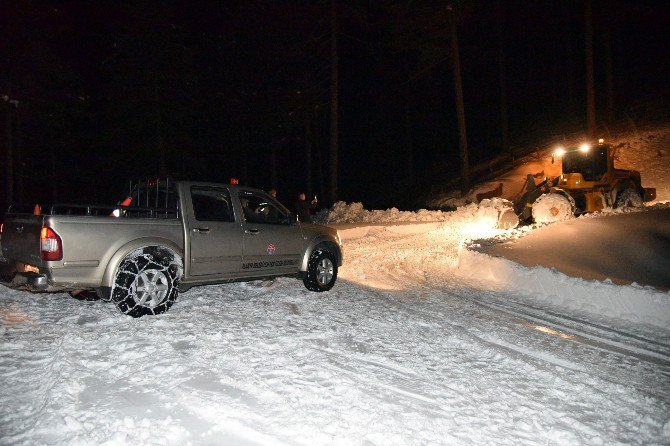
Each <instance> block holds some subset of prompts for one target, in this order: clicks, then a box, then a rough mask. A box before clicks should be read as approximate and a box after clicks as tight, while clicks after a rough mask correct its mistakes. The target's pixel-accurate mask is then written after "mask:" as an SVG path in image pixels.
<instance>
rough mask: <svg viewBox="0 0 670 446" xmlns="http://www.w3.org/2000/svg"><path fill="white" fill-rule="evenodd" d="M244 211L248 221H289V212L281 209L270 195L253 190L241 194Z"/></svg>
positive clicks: (280, 222)
mask: <svg viewBox="0 0 670 446" xmlns="http://www.w3.org/2000/svg"><path fill="white" fill-rule="evenodd" d="M240 199H241V204H242V211H243V212H244V219H245V220H246V221H247V223H265V224H275V225H282V224H286V222H287V221H288V214H287V213H286V211H285V210H283V209H280V208H279V207H278V206H277V205H276V204H275V203H273V202H272V201H271V199H270V198H269V197H266V196H263V195H258V194H255V193H251V192H243V193H242V194H240Z"/></svg>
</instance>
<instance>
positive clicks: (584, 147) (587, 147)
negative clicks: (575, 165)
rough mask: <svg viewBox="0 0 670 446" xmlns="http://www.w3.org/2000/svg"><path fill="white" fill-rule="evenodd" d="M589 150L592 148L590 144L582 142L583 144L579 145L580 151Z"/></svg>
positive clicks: (585, 151) (586, 151)
mask: <svg viewBox="0 0 670 446" xmlns="http://www.w3.org/2000/svg"><path fill="white" fill-rule="evenodd" d="M589 150H591V146H589V145H588V144H582V145H581V146H579V151H580V152H582V153H588V152H589Z"/></svg>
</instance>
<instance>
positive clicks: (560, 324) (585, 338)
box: [471, 299, 670, 369]
mask: <svg viewBox="0 0 670 446" xmlns="http://www.w3.org/2000/svg"><path fill="white" fill-rule="evenodd" d="M471 300H472V301H473V302H474V303H476V304H477V305H481V306H483V307H487V308H490V309H493V310H498V311H501V312H504V313H508V314H511V315H513V316H516V317H517V318H519V319H520V321H521V322H522V323H528V324H529V325H530V326H531V327H532V328H535V324H536V323H541V324H544V325H545V326H548V327H551V328H552V329H554V331H556V330H560V332H559V333H561V332H562V333H563V334H565V338H566V339H570V340H573V341H575V342H578V343H581V344H586V345H590V346H592V347H595V348H598V349H602V350H608V351H611V352H615V353H619V354H622V355H627V356H632V357H634V358H637V359H639V360H641V361H646V362H650V363H652V364H656V365H660V366H663V367H665V368H668V369H670V354H667V353H665V352H663V351H660V350H661V349H659V348H655V347H668V346H666V345H664V344H662V343H660V342H656V341H653V340H650V339H647V338H643V337H641V336H637V335H634V334H631V333H626V332H623V331H621V330H616V329H611V328H608V327H603V326H602V325H598V324H593V323H590V322H586V321H583V320H579V319H577V318H571V317H564V316H561V315H558V314H557V313H554V312H549V311H546V310H541V309H538V308H535V307H532V306H530V305H518V304H510V303H501V302H482V301H480V300H475V299H471ZM539 328H540V329H541V327H539ZM596 332H599V333H601V334H596ZM559 335H560V334H559ZM607 335H609V336H607ZM615 337H619V338H626V340H627V341H628V343H626V342H623V341H621V340H616V339H614V338H615ZM633 342H635V343H637V344H640V345H641V346H640V345H634V344H633Z"/></svg>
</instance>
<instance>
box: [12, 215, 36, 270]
mask: <svg viewBox="0 0 670 446" xmlns="http://www.w3.org/2000/svg"><path fill="white" fill-rule="evenodd" d="M43 219H44V217H43V216H41V215H28V214H9V215H7V218H6V219H5V223H4V225H3V228H2V255H3V256H4V257H5V258H6V259H7V260H8V261H10V262H15V261H19V262H23V263H28V264H31V265H40V264H41V262H42V261H41V260H40V231H41V230H42V222H43Z"/></svg>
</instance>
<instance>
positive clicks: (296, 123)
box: [0, 0, 670, 210]
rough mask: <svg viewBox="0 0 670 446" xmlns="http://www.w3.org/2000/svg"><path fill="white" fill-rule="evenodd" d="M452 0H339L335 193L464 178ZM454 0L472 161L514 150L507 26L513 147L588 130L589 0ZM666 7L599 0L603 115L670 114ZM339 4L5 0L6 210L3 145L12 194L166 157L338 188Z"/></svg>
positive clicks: (63, 186)
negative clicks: (504, 119) (503, 111)
mask: <svg viewBox="0 0 670 446" xmlns="http://www.w3.org/2000/svg"><path fill="white" fill-rule="evenodd" d="M449 3H450V2H447V1H412V0H377V1H354V0H338V2H337V5H338V40H337V42H338V57H339V118H340V122H339V175H338V183H339V191H338V199H340V200H345V201H348V202H351V201H362V202H363V203H364V204H365V206H366V207H368V208H375V207H377V208H379V207H383V208H386V207H389V206H399V207H401V208H412V207H413V206H416V205H418V204H419V199H420V197H421V196H422V195H424V194H425V193H426V192H427V191H430V190H431V189H432V190H436V189H437V188H439V187H440V186H441V185H443V184H445V183H446V182H448V181H449V180H450V179H452V178H454V177H457V176H458V175H459V154H458V130H457V121H456V112H455V101H454V84H453V76H452V71H451V66H450V63H449V60H450V59H449V48H450V43H449V29H448V20H447V17H448V14H449V12H448V11H447V5H448V4H449ZM451 3H452V4H453V5H454V8H455V11H456V12H457V16H458V42H459V52H460V62H461V71H462V76H463V89H464V103H465V117H466V123H467V136H468V146H469V154H470V164H471V165H474V164H477V163H480V162H482V161H484V160H486V159H489V158H491V157H494V156H496V155H497V154H499V153H501V151H502V150H503V149H502V136H501V124H500V122H501V120H500V107H501V105H500V104H501V101H500V92H501V84H500V81H499V76H500V64H499V53H498V47H499V44H500V43H501V42H502V48H503V51H504V58H505V70H506V80H507V82H506V89H507V90H506V91H507V97H508V116H509V130H510V143H511V145H512V147H513V148H515V147H521V146H523V145H527V144H529V141H528V140H529V135H530V136H531V137H532V138H537V140H541V139H546V138H547V137H551V136H554V135H560V134H562V133H570V132H575V131H579V130H585V127H586V95H585V90H586V87H585V83H586V81H585V71H586V69H585V62H584V59H585V57H584V54H585V50H584V47H585V45H584V40H585V39H584V9H585V8H584V2H582V1H572V0H565V1H542V0H538V1H501V2H500V15H499V14H498V8H497V4H498V2H496V1H495V0H490V1H483V0H480V1H475V0H473V1H460V2H451ZM669 4H670V2H667V1H597V0H593V29H594V41H593V44H594V61H595V89H596V107H597V118H598V125H599V131H600V132H603V131H604V130H605V128H606V127H605V125H606V124H608V122H607V116H606V103H607V88H606V68H605V55H606V53H607V48H608V47H609V48H611V54H612V58H611V60H612V73H613V91H614V105H615V116H614V118H615V120H614V121H613V122H609V126H612V125H613V124H616V122H622V121H624V120H626V119H627V118H628V117H629V116H631V117H632V118H634V119H638V118H639V119H641V120H642V119H647V118H654V116H651V117H650V116H642V114H644V110H643V111H640V110H641V108H640V105H639V104H646V105H648V104H652V106H651V109H652V112H651V113H652V114H653V111H654V110H660V109H664V110H667V105H668V97H670V84H669V82H668V79H669V78H670V68H669V67H670V63H669V60H670V58H669V55H670V7H669ZM329 8H330V0H321V1H302V0H296V1H270V0H245V1H211V2H205V1H188V2H186V1H184V2H179V1H161V2H102V1H100V2H97V1H68V2H47V1H2V2H1V6H0V11H2V13H1V14H0V56H1V57H0V59H1V60H0V63H1V70H0V96H3V99H4V100H3V101H0V106H1V107H2V110H1V113H0V119H1V122H2V126H1V127H0V132H1V135H2V136H1V139H0V146H1V147H2V190H3V194H2V197H1V200H2V202H1V203H0V204H1V205H2V208H3V210H4V208H5V207H6V205H7V202H8V196H7V195H8V194H7V172H8V170H7V148H8V146H11V150H12V153H13V163H14V164H13V166H14V168H13V174H14V178H15V179H14V186H13V188H14V193H13V195H14V197H13V201H15V202H19V201H20V202H26V203H33V202H41V203H45V202H80V201H83V202H98V203H113V202H116V201H117V200H118V198H119V197H120V196H121V195H122V194H123V190H124V184H125V180H126V179H131V178H138V177H149V176H156V175H159V174H160V173H161V170H164V171H165V172H167V173H168V174H169V175H170V176H171V177H174V178H177V179H191V180H203V181H214V182H228V181H229V180H230V178H233V177H235V178H239V179H240V182H241V183H243V184H247V185H250V186H254V187H259V188H262V189H268V188H270V187H271V186H273V184H272V183H273V182H275V183H276V186H277V189H278V191H279V199H280V201H282V202H284V203H285V204H287V205H288V206H289V207H292V204H293V203H294V201H295V196H296V194H297V193H298V192H299V191H307V192H309V193H311V194H317V195H318V196H319V198H320V200H321V203H322V204H324V205H326V204H328V203H327V198H328V184H329V181H328V159H329V158H328V150H329V137H330V136H329V134H330V121H329V120H330V88H329V87H330V66H331V60H330V53H329V51H330V16H329ZM499 25H501V26H500V29H501V31H502V32H501V33H499V32H498V28H499ZM608 36H609V38H608ZM501 38H502V40H501ZM608 42H609V46H608ZM7 99H10V100H11V101H8V100H7ZM656 115H657V116H655V118H658V117H659V116H658V112H657V113H656ZM608 128H609V127H608ZM531 143H532V142H531ZM308 147H309V148H310V152H309V153H310V154H311V182H310V181H309V176H310V175H309V174H310V169H308V168H307V162H306V159H307V148H308ZM161 153H163V154H164V156H161ZM161 160H163V162H161ZM273 166H274V168H273ZM273 172H274V173H273Z"/></svg>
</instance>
